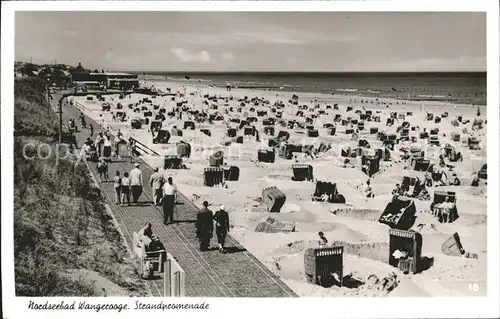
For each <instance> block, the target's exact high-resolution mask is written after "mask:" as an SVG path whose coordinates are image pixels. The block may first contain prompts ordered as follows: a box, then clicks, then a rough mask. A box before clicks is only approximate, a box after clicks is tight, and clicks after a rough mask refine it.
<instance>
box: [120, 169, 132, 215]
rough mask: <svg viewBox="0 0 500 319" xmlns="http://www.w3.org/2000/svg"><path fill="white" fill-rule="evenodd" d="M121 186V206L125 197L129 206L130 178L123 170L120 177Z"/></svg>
mask: <svg viewBox="0 0 500 319" xmlns="http://www.w3.org/2000/svg"><path fill="white" fill-rule="evenodd" d="M121 184H122V187H121V193H122V203H121V206H122V207H123V206H124V203H125V199H127V204H128V206H130V178H129V177H128V173H127V172H125V173H124V174H123V178H122V183H121Z"/></svg>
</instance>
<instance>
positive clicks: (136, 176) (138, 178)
mask: <svg viewBox="0 0 500 319" xmlns="http://www.w3.org/2000/svg"><path fill="white" fill-rule="evenodd" d="M134 166H135V167H134V168H133V169H132V170H131V171H130V188H131V191H132V202H133V203H134V204H137V203H138V202H139V197H140V196H141V194H142V187H143V186H144V183H143V181H142V171H141V170H140V169H139V163H135V164H134Z"/></svg>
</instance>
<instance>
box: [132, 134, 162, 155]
mask: <svg viewBox="0 0 500 319" xmlns="http://www.w3.org/2000/svg"><path fill="white" fill-rule="evenodd" d="M130 139H131V140H132V141H133V142H134V150H135V149H136V148H137V149H139V150H140V151H141V152H143V153H146V154H148V155H149V154H152V155H156V156H160V154H158V153H157V152H155V151H153V150H152V149H150V148H149V147H147V146H146V145H144V144H143V143H141V142H139V141H138V140H136V139H135V138H133V137H131V138H130Z"/></svg>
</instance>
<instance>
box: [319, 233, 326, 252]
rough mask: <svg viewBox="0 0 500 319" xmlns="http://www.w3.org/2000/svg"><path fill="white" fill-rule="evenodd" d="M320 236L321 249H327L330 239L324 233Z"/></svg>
mask: <svg viewBox="0 0 500 319" xmlns="http://www.w3.org/2000/svg"><path fill="white" fill-rule="evenodd" d="M318 235H319V239H320V240H319V242H318V244H319V248H325V247H326V246H327V245H328V239H326V237H325V234H324V233H323V232H322V231H320V232H319V233H318Z"/></svg>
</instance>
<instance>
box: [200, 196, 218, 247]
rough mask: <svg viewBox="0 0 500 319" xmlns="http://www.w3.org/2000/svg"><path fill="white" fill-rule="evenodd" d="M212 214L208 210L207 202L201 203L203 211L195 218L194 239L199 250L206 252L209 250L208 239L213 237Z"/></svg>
mask: <svg viewBox="0 0 500 319" xmlns="http://www.w3.org/2000/svg"><path fill="white" fill-rule="evenodd" d="M213 218H214V216H213V213H212V211H211V210H210V209H208V202H207V201H204V202H203V209H201V210H200V211H199V212H198V215H197V216H196V237H197V238H198V241H199V242H200V250H201V251H207V250H209V249H210V239H211V238H212V236H213V230H214V222H213Z"/></svg>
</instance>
